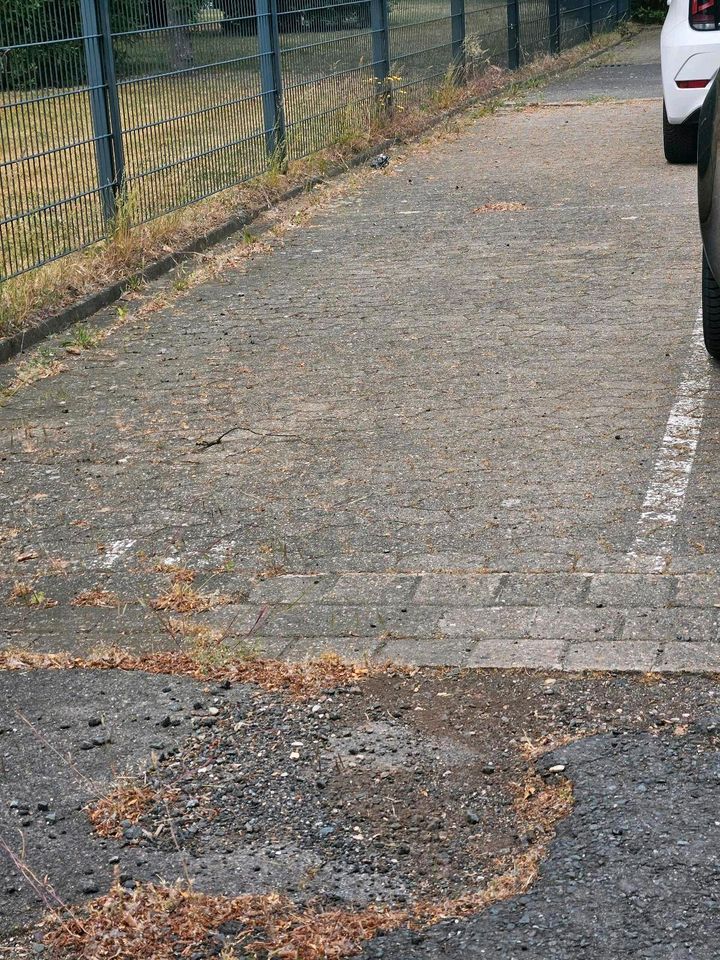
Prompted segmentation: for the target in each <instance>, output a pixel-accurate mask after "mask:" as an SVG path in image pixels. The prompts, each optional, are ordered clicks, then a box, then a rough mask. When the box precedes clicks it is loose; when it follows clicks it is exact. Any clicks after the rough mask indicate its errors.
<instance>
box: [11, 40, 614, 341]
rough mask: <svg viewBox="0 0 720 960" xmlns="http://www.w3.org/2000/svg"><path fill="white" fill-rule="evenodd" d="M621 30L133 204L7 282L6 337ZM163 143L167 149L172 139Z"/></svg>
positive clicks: (359, 115)
mask: <svg viewBox="0 0 720 960" xmlns="http://www.w3.org/2000/svg"><path fill="white" fill-rule="evenodd" d="M617 36H618V35H617V34H610V33H608V34H604V35H600V36H598V37H596V38H595V39H594V40H592V41H590V42H589V43H585V44H581V45H579V46H577V47H575V48H573V49H572V50H569V51H567V52H565V53H563V54H561V55H560V56H559V57H556V58H551V57H542V58H539V59H538V60H535V61H533V62H532V63H531V64H528V65H527V66H526V67H523V68H522V69H521V70H519V71H517V72H515V73H512V74H511V73H510V72H509V71H507V70H502V69H499V68H495V67H491V68H488V69H481V70H480V71H479V72H478V74H477V75H475V76H471V77H470V78H469V80H468V82H467V84H465V85H456V84H452V83H445V84H443V85H442V86H441V88H440V89H439V90H437V89H436V90H434V91H432V92H431V93H430V94H429V95H428V96H427V97H426V99H425V100H424V102H413V101H406V100H403V97H402V96H401V95H399V96H398V97H396V109H394V110H393V111H392V112H391V113H390V114H388V115H379V114H378V112H377V111H376V110H375V109H373V108H372V106H371V105H370V104H369V103H368V105H366V106H364V107H363V108H362V110H360V111H359V110H358V109H356V108H354V109H353V110H352V111H351V113H350V114H349V115H348V117H347V118H343V117H342V116H340V115H338V117H337V118H336V123H335V127H334V137H335V139H336V141H337V142H336V143H335V144H334V145H333V146H329V147H325V148H324V149H319V150H318V151H317V152H316V153H315V154H314V155H313V156H312V157H311V158H310V159H306V160H298V161H294V162H292V163H291V164H290V166H289V169H288V170H287V172H286V173H281V172H280V171H278V170H270V171H269V172H266V173H264V174H262V175H260V176H258V177H257V178H255V179H254V180H252V181H250V182H248V183H247V184H245V185H242V186H240V187H235V188H230V189H228V190H225V191H224V192H223V193H221V194H218V195H216V196H215V197H214V198H212V199H210V200H207V201H202V202H200V203H197V204H195V205H194V206H191V207H188V208H186V209H183V210H182V211H179V212H174V213H172V214H169V215H167V216H165V217H161V218H160V219H157V220H154V221H152V222H151V223H148V224H145V225H142V226H137V227H133V228H132V229H129V227H128V223H129V221H130V220H131V219H132V210H127V211H125V214H124V219H123V218H121V221H120V222H119V223H118V225H117V228H116V230H115V231H114V233H113V235H112V237H110V239H108V240H107V241H103V242H101V243H99V244H96V245H95V246H94V247H91V248H90V249H89V250H88V251H86V252H84V253H81V254H75V255H72V256H70V257H66V258H65V259H64V260H63V261H62V262H60V263H55V264H49V265H48V266H46V267H44V268H41V269H39V270H35V271H33V272H32V273H30V274H26V275H23V276H21V277H18V278H16V279H14V280H12V281H9V282H7V283H5V284H3V285H2V286H1V287H0V337H2V336H10V335H12V334H13V333H15V332H18V331H21V330H23V329H27V328H29V327H31V326H33V325H34V324H37V323H38V322H39V321H41V320H42V319H43V318H44V317H46V316H48V315H49V314H50V313H52V312H53V311H56V310H58V309H61V308H62V307H63V306H66V305H67V304H69V303H73V302H76V301H77V300H78V299H80V298H82V297H84V296H87V295H89V294H91V293H92V292H94V291H97V290H98V289H102V288H103V287H106V286H109V285H110V284H112V283H116V282H117V281H119V280H122V281H127V280H129V279H132V278H138V277H139V275H140V273H141V272H142V270H143V268H144V267H145V265H146V264H147V263H148V262H151V261H153V260H156V259H158V258H159V257H162V256H164V255H166V254H167V253H172V252H173V251H178V250H181V249H182V248H183V247H184V246H186V245H187V244H188V243H189V242H190V241H192V240H193V239H195V238H196V237H198V236H199V235H202V234H204V233H206V232H208V231H209V230H212V229H213V228H215V227H217V226H219V225H220V224H222V223H224V222H225V221H226V220H227V219H228V217H229V216H231V215H234V214H237V212H238V211H247V212H248V213H249V214H250V215H251V216H252V215H256V214H257V212H259V211H261V210H267V209H269V208H270V207H272V206H273V205H274V204H276V203H277V202H278V200H279V199H280V198H281V197H282V195H283V194H284V193H286V192H287V191H288V190H290V189H292V188H293V187H297V186H303V185H307V183H308V181H309V180H312V179H315V178H317V177H323V176H324V175H326V174H327V172H328V170H330V169H331V168H335V167H338V166H343V165H347V164H349V163H350V162H351V161H352V159H353V158H354V157H356V156H357V155H358V154H359V153H362V152H364V151H366V150H368V149H370V148H372V146H373V145H375V144H377V143H379V142H381V141H383V140H385V139H388V138H391V139H395V140H396V141H403V140H407V139H410V138H414V137H417V136H418V135H419V134H420V133H422V132H423V131H424V130H426V129H427V128H428V126H429V125H430V124H432V123H433V122H434V121H435V120H436V119H437V117H438V116H439V115H442V114H443V113H445V112H447V111H448V110H457V109H459V108H462V107H463V106H468V105H470V104H471V103H473V102H476V101H477V100H478V99H485V100H487V99H488V98H492V97H497V96H498V95H499V94H500V93H501V92H502V91H503V90H505V91H508V88H509V90H510V93H511V94H513V95H514V94H517V93H518V92H520V91H521V90H522V88H523V84H533V83H535V82H536V81H537V78H539V77H542V76H543V75H545V74H547V73H548V72H550V71H556V70H560V69H565V68H567V67H570V66H572V65H573V64H574V63H577V62H578V61H579V60H580V59H582V58H584V57H587V56H588V54H590V53H592V52H597V51H600V50H602V49H604V48H605V47H607V46H609V45H610V44H612V43H614V42H615V41H616V40H617ZM492 107H493V104H491V108H492ZM166 132H167V131H166ZM212 132H213V133H214V132H215V131H214V130H213V131H212ZM312 137H313V138H315V137H316V134H314V133H313V134H312ZM327 139H328V134H327V130H325V132H324V139H323V140H322V141H319V142H320V143H323V142H327ZM162 147H163V149H165V148H166V145H162ZM151 152H152V151H151ZM135 202H137V201H135Z"/></svg>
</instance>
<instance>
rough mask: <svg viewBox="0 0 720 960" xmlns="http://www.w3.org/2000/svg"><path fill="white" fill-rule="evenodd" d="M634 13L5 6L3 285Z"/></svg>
mask: <svg viewBox="0 0 720 960" xmlns="http://www.w3.org/2000/svg"><path fill="white" fill-rule="evenodd" d="M626 14H627V0H501V2H495V0H338V2H329V0H214V2H212V0H0V280H6V279H8V278H11V277H14V276H17V275H19V274H21V273H23V272H25V271H28V270H32V269H34V268H36V267H38V266H40V265H42V264H44V263H47V262H49V261H52V260H56V259H58V258H60V257H63V256H65V255H67V254H68V253H71V252H74V251H78V250H81V249H83V248H84V247H87V246H89V245H91V244H93V243H96V242H97V241H99V240H102V239H103V238H105V237H106V236H108V234H109V233H110V232H111V231H112V230H113V229H114V227H115V225H116V224H117V222H118V219H119V218H121V220H122V223H123V224H128V223H130V224H133V223H135V224H137V223H142V222H144V221H148V220H151V219H153V218H155V217H158V216H161V215H162V214H165V213H168V212H170V211H173V210H177V209H179V208H181V207H183V206H185V205H187V204H190V203H195V202H197V201H198V200H201V199H203V198H205V197H208V196H210V195H212V194H214V193H217V192H218V191H221V190H224V189H226V188H228V187H231V186H234V185H237V184H239V183H241V182H243V181H246V180H249V179H251V178H253V177H256V176H258V175H260V174H262V173H264V172H266V171H268V170H270V169H273V168H276V167H277V166H279V165H282V164H283V163H284V162H285V161H286V160H287V159H297V158H299V157H303V156H306V155H308V154H311V153H313V152H315V151H317V150H320V149H322V148H323V147H326V146H328V145H330V144H332V143H335V142H338V141H339V140H342V139H343V138H344V137H348V136H350V135H352V132H353V131H357V129H358V128H360V127H364V126H366V125H367V122H368V119H369V117H370V116H372V115H373V113H374V112H376V111H382V110H392V109H403V108H404V107H405V106H406V105H408V104H410V103H412V102H417V101H419V100H423V99H424V98H426V97H427V96H428V94H429V93H431V92H432V91H433V90H434V89H437V88H438V87H439V86H440V85H442V84H443V83H445V82H447V81H448V76H449V74H450V72H451V71H452V73H453V75H454V78H455V81H458V80H460V81H461V80H462V78H464V77H468V76H473V75H477V74H478V73H481V72H482V71H484V70H486V69H487V68H488V67H489V66H490V65H496V66H500V67H505V68H510V69H516V68H517V67H519V66H521V65H522V64H523V63H524V62H526V61H528V60H530V59H532V58H534V57H537V56H539V55H543V54H546V53H553V52H558V51H559V50H560V49H562V48H564V47H567V46H571V45H573V44H577V43H579V42H582V41H584V40H586V39H588V38H589V37H591V36H592V35H593V33H594V32H596V31H600V30H605V29H611V28H612V27H614V26H615V24H616V23H617V22H618V21H619V20H620V19H621V18H622V17H624V16H625V15H626Z"/></svg>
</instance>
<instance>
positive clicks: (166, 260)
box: [0, 37, 631, 363]
mask: <svg viewBox="0 0 720 960" xmlns="http://www.w3.org/2000/svg"><path fill="white" fill-rule="evenodd" d="M628 39H631V38H625V37H622V38H620V39H619V40H617V41H616V42H615V43H612V44H609V45H608V46H607V47H604V48H603V49H602V50H598V51H595V52H593V53H590V54H588V55H587V56H586V57H583V58H582V59H580V60H578V61H577V63H574V64H572V65H571V66H567V67H562V68H560V69H558V70H548V71H547V72H546V73H543V74H540V75H539V77H538V78H537V79H541V80H544V79H549V78H551V77H554V76H560V75H561V74H563V73H566V72H568V71H570V70H575V69H577V68H578V67H580V66H582V65H583V64H584V63H587V62H588V61H590V60H593V59H595V57H599V56H601V55H602V54H604V53H607V51H608V50H612V49H614V48H615V47H618V46H620V45H621V44H623V43H626V42H627V40H628ZM511 87H512V82H511V83H509V84H508V85H507V86H505V87H502V88H501V89H500V90H498V91H497V92H496V93H494V94H492V95H491V96H487V97H476V98H472V99H470V100H468V101H466V102H464V103H462V104H460V105H458V106H457V107H452V108H451V109H450V110H445V111H443V112H442V113H439V114H437V116H434V117H431V118H429V119H428V122H427V124H426V125H425V126H423V128H422V130H421V131H419V132H418V133H417V134H416V135H414V136H412V137H409V138H408V139H407V140H405V141H402V140H396V139H385V140H382V141H380V142H378V143H376V144H374V145H373V146H372V147H371V148H370V149H368V150H365V151H363V152H362V153H359V154H357V155H356V156H354V157H352V158H351V159H349V160H347V161H346V162H345V163H340V164H337V165H336V166H334V167H331V168H330V170H329V171H327V173H325V174H323V175H322V176H318V177H312V178H311V179H309V180H307V181H305V183H303V184H299V185H298V186H296V187H293V188H292V189H291V190H287V191H286V192H285V193H283V194H281V196H280V197H279V198H278V200H277V201H276V203H275V204H274V206H275V207H277V206H279V205H280V204H281V203H286V202H288V201H289V200H293V199H294V198H295V197H298V196H300V195H301V194H302V193H304V192H306V191H307V190H309V189H311V188H312V187H314V186H316V185H317V184H320V183H327V182H328V181H330V180H334V179H337V178H338V177H340V176H342V175H343V174H344V173H347V172H348V171H349V170H352V169H353V168H355V167H359V166H361V165H362V164H363V163H366V162H367V161H368V160H369V159H370V158H371V157H373V156H375V155H376V154H378V153H382V152H383V151H384V150H388V149H390V148H391V147H392V146H396V145H397V144H398V143H403V142H405V143H412V142H415V141H417V139H418V138H419V137H420V136H422V135H423V134H425V133H427V132H428V131H429V130H432V129H433V128H434V127H436V126H439V125H440V124H441V123H443V122H444V121H446V120H450V119H452V118H453V117H455V116H457V115H458V114H460V113H464V112H465V111H466V110H469V109H472V108H473V107H475V106H477V105H478V104H481V103H489V102H491V101H492V100H495V99H497V98H498V97H502V95H503V92H506V91H507V90H508V89H510V88H511ZM268 209H270V208H268V207H261V208H260V207H259V208H256V209H254V210H251V211H248V212H245V213H241V214H238V215H236V216H234V217H231V218H230V219H229V220H226V221H225V222H224V223H222V224H220V226H218V227H215V228H214V229H212V230H209V231H208V232H207V233H204V234H203V235H202V236H200V237H198V238H197V239H196V240H193V241H192V243H189V244H187V245H186V246H184V247H182V248H180V249H179V250H177V251H175V252H174V253H171V254H168V255H167V256H165V257H162V258H161V259H160V260H155V261H153V263H150V264H148V266H147V267H145V269H144V270H142V271H141V272H140V273H139V274H138V273H134V274H133V275H132V278H131V277H126V278H124V279H123V280H118V281H117V283H113V284H111V285H110V286H109V287H105V288H104V289H103V290H99V291H98V292H97V293H93V294H91V295H90V296H89V297H86V298H85V299H83V300H80V301H79V302H78V303H74V304H72V305H71V306H69V307H65V308H64V309H62V310H60V311H59V312H58V313H55V314H53V315H52V316H50V317H46V318H45V319H44V320H42V321H41V322H40V323H38V324H36V325H35V326H33V327H30V328H29V329H27V330H23V331H21V332H20V333H16V334H14V335H13V336H12V337H7V338H5V339H3V340H0V363H6V362H7V361H8V360H11V359H12V358H13V357H15V356H17V355H18V354H20V353H23V352H24V351H25V350H27V349H29V348H30V347H33V346H35V345H36V344H38V343H40V342H41V341H42V340H44V339H45V338H46V337H49V336H51V335H52V334H54V333H61V332H62V331H63V330H66V329H67V328H68V327H71V326H72V325H73V324H75V323H80V322H81V321H83V320H87V319H88V318H89V317H91V316H93V315H94V314H96V313H97V312H98V311H99V310H102V309H104V308H105V307H108V306H110V304H112V303H115V301H117V300H119V299H120V297H121V296H122V295H123V293H125V292H126V290H127V289H128V288H129V286H130V283H131V279H132V281H136V280H137V277H138V276H139V277H140V278H141V279H142V280H143V281H146V282H147V281H152V280H157V279H159V278H160V277H161V276H163V275H165V274H167V273H169V272H170V271H171V270H173V269H175V267H177V266H179V265H180V264H181V263H184V262H185V261H186V260H189V259H190V258H191V257H193V256H194V255H195V254H197V253H202V252H203V251H204V250H207V249H208V248H209V247H212V246H215V245H216V244H218V243H222V242H223V241H224V240H227V239H229V238H230V237H231V236H233V234H235V233H238V232H239V231H240V230H242V229H243V228H244V227H246V226H248V224H250V223H252V222H253V221H254V220H256V219H257V218H258V217H259V216H260V215H261V214H262V213H265V212H266V211H267V210H268Z"/></svg>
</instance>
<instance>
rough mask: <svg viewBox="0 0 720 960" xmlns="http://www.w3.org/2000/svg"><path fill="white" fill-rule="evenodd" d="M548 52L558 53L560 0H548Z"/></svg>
mask: <svg viewBox="0 0 720 960" xmlns="http://www.w3.org/2000/svg"><path fill="white" fill-rule="evenodd" d="M549 5H550V8H549V14H550V53H552V54H558V53H560V0H549Z"/></svg>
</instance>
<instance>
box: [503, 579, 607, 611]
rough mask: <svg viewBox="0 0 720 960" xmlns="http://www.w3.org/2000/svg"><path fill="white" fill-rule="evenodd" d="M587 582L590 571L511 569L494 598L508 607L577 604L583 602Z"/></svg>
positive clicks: (572, 605)
mask: <svg viewBox="0 0 720 960" xmlns="http://www.w3.org/2000/svg"><path fill="white" fill-rule="evenodd" d="M589 583H590V576H589V574H582V573H577V574H572V573H570V574H547V573H533V574H519V573H511V574H508V576H507V577H505V580H504V582H503V585H502V588H501V590H500V592H499V594H498V598H497V602H498V603H501V604H507V605H508V606H511V607H513V606H533V607H544V606H547V605H548V604H552V605H558V606H560V605H567V606H570V607H577V606H579V605H580V604H582V603H583V602H584V600H585V596H586V594H587V590H588V585H589Z"/></svg>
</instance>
